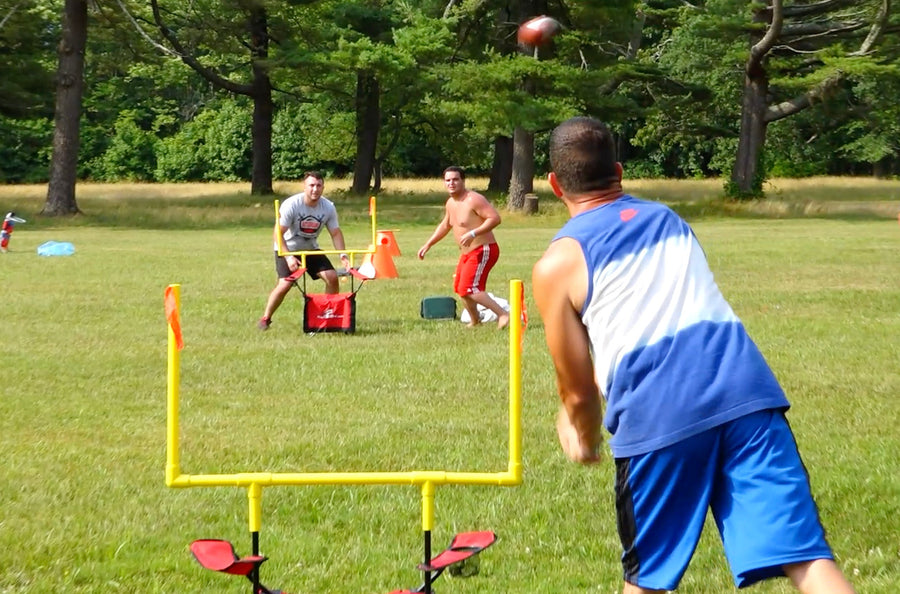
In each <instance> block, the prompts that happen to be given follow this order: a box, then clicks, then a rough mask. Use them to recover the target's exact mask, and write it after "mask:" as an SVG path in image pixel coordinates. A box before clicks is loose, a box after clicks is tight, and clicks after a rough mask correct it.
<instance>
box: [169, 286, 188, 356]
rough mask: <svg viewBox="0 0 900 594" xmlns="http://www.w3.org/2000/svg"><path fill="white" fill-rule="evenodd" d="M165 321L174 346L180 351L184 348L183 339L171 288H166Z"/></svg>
mask: <svg viewBox="0 0 900 594" xmlns="http://www.w3.org/2000/svg"><path fill="white" fill-rule="evenodd" d="M166 320H168V322H169V327H170V328H172V332H173V333H174V334H175V346H176V347H178V350H179V351H180V350H181V349H183V348H184V338H182V336H181V320H180V319H179V316H178V306H177V305H175V292H174V290H173V289H172V287H166Z"/></svg>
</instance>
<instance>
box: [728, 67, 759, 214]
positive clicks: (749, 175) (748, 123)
mask: <svg viewBox="0 0 900 594" xmlns="http://www.w3.org/2000/svg"><path fill="white" fill-rule="evenodd" d="M768 92H769V81H768V77H767V76H766V73H765V71H764V70H763V69H762V68H759V69H752V70H751V71H749V72H748V73H747V75H746V76H745V78H744V97H743V104H742V106H741V132H740V137H739V139H738V150H737V156H736V157H735V161H734V168H733V169H732V172H731V186H732V187H731V188H730V190H729V192H728V193H729V194H730V195H731V196H732V197H734V198H741V199H746V198H758V197H760V196H762V195H763V192H762V184H763V180H764V177H765V176H764V172H763V171H760V157H761V155H762V150H763V146H765V142H766V127H767V125H768V122H766V109H767V108H768V104H767V103H766V96H767V95H768Z"/></svg>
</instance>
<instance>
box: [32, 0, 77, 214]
mask: <svg viewBox="0 0 900 594" xmlns="http://www.w3.org/2000/svg"><path fill="white" fill-rule="evenodd" d="M87 19H88V12H87V0H66V2H65V7H64V8H63V18H62V34H61V36H60V41H59V66H58V68H57V71H56V112H55V116H54V130H53V156H52V157H51V160H50V183H49V184H48V186H47V202H46V203H45V204H44V209H43V210H42V211H41V214H45V215H48V216H61V215H71V214H76V213H78V212H79V210H78V204H77V203H76V202H75V181H76V178H77V176H78V149H79V143H80V138H79V127H80V124H81V122H80V120H81V99H82V94H83V93H84V48H85V45H86V44H87Z"/></svg>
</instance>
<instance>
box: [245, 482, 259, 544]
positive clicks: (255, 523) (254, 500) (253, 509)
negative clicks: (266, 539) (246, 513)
mask: <svg viewBox="0 0 900 594" xmlns="http://www.w3.org/2000/svg"><path fill="white" fill-rule="evenodd" d="M247 500H248V503H249V504H250V532H259V529H260V527H262V487H261V486H259V483H253V484H252V485H250V486H249V487H248V488H247Z"/></svg>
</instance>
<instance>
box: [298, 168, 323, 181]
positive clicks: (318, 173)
mask: <svg viewBox="0 0 900 594" xmlns="http://www.w3.org/2000/svg"><path fill="white" fill-rule="evenodd" d="M307 177H314V178H316V179H317V180H319V181H320V182H323V181H325V176H324V175H322V172H321V171H307V172H305V173H304V174H303V179H306V178H307Z"/></svg>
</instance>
